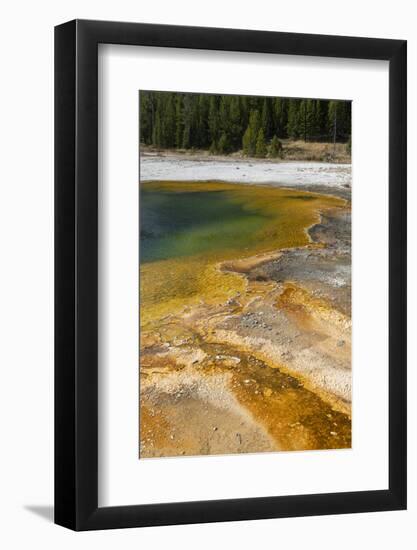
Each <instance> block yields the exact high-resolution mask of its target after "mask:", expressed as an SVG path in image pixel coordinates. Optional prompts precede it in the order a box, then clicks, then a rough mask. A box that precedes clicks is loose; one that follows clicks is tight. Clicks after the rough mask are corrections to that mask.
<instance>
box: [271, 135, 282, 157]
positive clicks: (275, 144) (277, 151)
mask: <svg viewBox="0 0 417 550" xmlns="http://www.w3.org/2000/svg"><path fill="white" fill-rule="evenodd" d="M282 154H283V150H282V143H281V142H280V140H279V139H278V138H277V136H274V137H273V138H272V140H271V144H270V146H269V156H270V157H271V158H274V159H275V158H282Z"/></svg>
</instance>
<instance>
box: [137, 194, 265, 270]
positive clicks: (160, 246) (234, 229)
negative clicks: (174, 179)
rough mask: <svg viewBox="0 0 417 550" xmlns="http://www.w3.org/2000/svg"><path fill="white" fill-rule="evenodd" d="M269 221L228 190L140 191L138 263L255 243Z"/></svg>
mask: <svg viewBox="0 0 417 550" xmlns="http://www.w3.org/2000/svg"><path fill="white" fill-rule="evenodd" d="M267 219H268V216H267V215H265V214H262V213H260V212H256V211H248V210H247V209H245V208H244V206H243V205H242V204H240V203H239V201H237V200H236V197H234V194H233V192H230V191H208V192H205V191H201V192H182V193H177V192H170V191H167V190H154V189H150V190H147V189H146V188H143V189H142V190H141V212H140V220H141V224H140V261H141V263H148V262H153V261H157V260H166V259H170V258H180V257H187V256H193V255H197V254H201V253H207V252H210V251H211V250H215V251H219V250H225V249H228V248H235V249H236V248H242V249H244V248H246V247H250V246H251V245H252V244H253V243H255V242H256V241H255V239H256V232H257V230H259V229H260V228H261V227H262V226H263V225H264V224H265V221H266V220H267Z"/></svg>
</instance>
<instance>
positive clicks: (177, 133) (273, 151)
mask: <svg viewBox="0 0 417 550" xmlns="http://www.w3.org/2000/svg"><path fill="white" fill-rule="evenodd" d="M350 134H351V103H350V101H335V100H322V99H296V98H281V97H255V96H242V95H210V94H191V93H178V92H151V91H141V92H140V140H141V142H142V143H145V144H147V145H153V146H156V147H161V148H178V149H193V148H195V149H210V151H211V152H212V153H221V154H228V153H231V152H234V151H239V150H243V152H244V154H246V155H249V156H254V155H255V156H259V157H263V156H266V155H267V154H269V155H270V156H280V154H281V151H282V144H281V141H280V139H288V138H289V139H302V140H304V141H323V142H336V141H338V142H349V141H350Z"/></svg>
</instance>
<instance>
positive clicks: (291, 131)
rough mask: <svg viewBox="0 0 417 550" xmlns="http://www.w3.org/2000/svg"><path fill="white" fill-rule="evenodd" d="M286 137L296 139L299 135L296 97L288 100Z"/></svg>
mask: <svg viewBox="0 0 417 550" xmlns="http://www.w3.org/2000/svg"><path fill="white" fill-rule="evenodd" d="M287 133H288V137H290V138H293V139H296V138H298V136H299V116H298V102H297V100H296V99H289V100H288V122H287Z"/></svg>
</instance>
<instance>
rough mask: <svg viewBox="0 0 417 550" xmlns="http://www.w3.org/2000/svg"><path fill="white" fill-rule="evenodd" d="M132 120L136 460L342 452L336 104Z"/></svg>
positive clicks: (343, 318)
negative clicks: (135, 155) (135, 148)
mask: <svg viewBox="0 0 417 550" xmlns="http://www.w3.org/2000/svg"><path fill="white" fill-rule="evenodd" d="M139 111H140V122H139V136H140V147H139V149H140V150H139V174H140V178H139V179H140V181H139V185H140V199H139V208H140V216H139V226H140V235H139V251H140V252H139V259H140V275H139V279H140V298H139V309H140V311H139V315H140V360H139V364H140V366H139V371H140V375H139V388H140V405H139V424H140V426H139V437H140V441H139V458H141V459H142V458H153V457H169V456H184V455H185V456H198V455H221V454H236V453H260V452H268V451H269V452H278V451H306V450H324V449H347V448H350V447H351V418H352V414H351V412H352V395H351V387H352V384H351V380H352V369H351V101H348V100H346V101H342V100H331V99H315V98H285V97H255V96H247V95H212V94H197V93H185V92H162V91H147V90H141V91H140V92H139Z"/></svg>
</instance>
